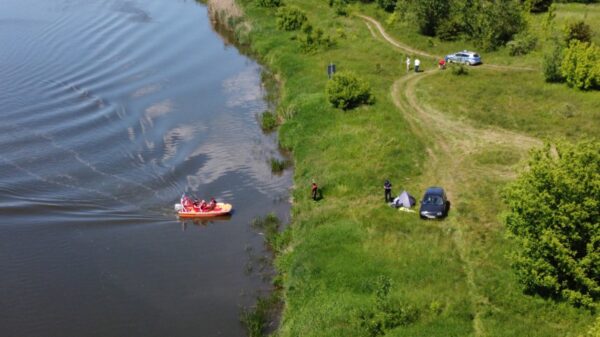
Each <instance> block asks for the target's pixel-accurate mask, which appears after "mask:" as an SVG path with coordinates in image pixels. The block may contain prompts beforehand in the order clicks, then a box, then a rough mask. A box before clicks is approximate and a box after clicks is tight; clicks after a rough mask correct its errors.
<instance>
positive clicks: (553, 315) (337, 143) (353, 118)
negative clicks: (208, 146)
mask: <svg viewBox="0 0 600 337" xmlns="http://www.w3.org/2000/svg"><path fill="white" fill-rule="evenodd" d="M287 2H288V3H292V4H296V5H298V6H300V7H302V8H304V9H305V10H306V11H307V12H308V13H309V19H310V21H311V22H312V23H313V25H315V26H318V27H321V28H323V29H325V30H326V31H327V32H328V33H330V34H334V35H335V34H338V33H339V32H342V31H343V32H344V35H345V36H346V38H338V46H337V47H336V48H333V49H331V50H329V51H326V52H319V53H316V54H310V55H306V54H302V53H301V52H300V51H299V47H298V44H297V42H296V41H294V40H292V39H291V38H292V37H293V36H294V35H295V33H284V32H279V31H277V30H276V29H275V27H274V24H275V23H274V18H273V10H270V9H260V8H256V7H255V6H254V5H252V4H247V5H246V8H245V10H246V13H247V16H248V17H249V18H250V19H251V21H252V22H253V23H252V25H253V33H252V48H253V49H254V50H255V52H256V53H257V54H258V55H259V56H260V57H261V58H262V59H263V62H264V63H266V65H267V66H268V67H269V68H271V69H272V70H274V71H275V72H276V73H278V74H279V75H280V77H281V79H282V81H283V83H284V84H283V86H282V100H281V104H280V108H281V110H282V111H286V113H287V114H288V116H290V117H291V115H293V117H292V118H289V119H288V121H287V122H286V124H285V125H284V126H283V127H282V128H281V131H280V134H281V142H282V145H283V146H285V147H289V148H292V149H293V150H294V158H295V160H296V171H295V183H296V188H295V190H294V209H293V216H294V222H293V224H292V225H291V226H290V230H292V231H293V242H292V245H291V246H290V248H289V250H288V252H287V253H286V254H284V255H283V256H281V257H280V258H279V259H278V261H277V263H278V266H279V268H280V270H281V271H282V272H283V273H284V287H285V300H286V308H285V312H284V320H283V323H282V327H281V329H280V332H279V334H280V335H281V336H364V335H365V333H364V332H363V331H361V330H360V328H359V319H358V315H359V310H361V309H364V308H368V307H370V306H372V304H373V302H374V290H375V289H374V288H375V280H376V279H377V277H378V276H379V275H386V276H389V277H390V278H391V279H392V281H393V288H392V296H393V297H394V298H395V299H397V300H398V301H399V302H400V303H402V305H406V306H408V305H412V306H414V307H416V308H418V309H419V311H420V317H419V320H418V321H417V322H416V323H414V324H411V325H408V326H405V327H400V328H397V329H395V330H393V331H390V332H389V333H388V335H390V336H467V335H489V336H526V335H527V336H556V335H565V334H567V333H568V332H571V333H574V332H577V331H581V330H582V329H583V326H584V325H585V324H582V323H583V322H585V321H586V320H589V319H590V317H589V315H588V314H587V313H585V312H583V311H578V310H575V309H573V308H570V307H568V306H566V305H563V304H555V303H552V302H549V301H545V300H542V299H539V298H534V297H528V296H524V295H523V294H521V292H520V291H519V288H518V285H517V283H516V281H515V279H514V276H513V274H512V272H511V270H510V269H509V267H508V263H507V259H506V254H507V252H508V251H509V248H510V242H509V241H507V240H506V239H505V238H504V236H503V230H502V227H501V226H500V225H499V224H498V220H497V214H498V213H499V211H500V209H499V208H498V206H497V204H498V203H497V200H498V184H503V183H505V181H506V180H507V179H508V178H505V177H493V176H489V175H476V174H474V175H473V177H471V179H465V181H464V186H466V187H465V188H463V189H462V191H461V192H460V193H456V194H459V195H458V196H459V197H460V201H455V204H456V205H455V211H454V212H453V213H452V215H451V216H450V219H448V220H447V221H443V222H422V221H419V220H418V219H417V217H416V216H415V215H413V214H404V213H400V212H398V211H395V210H393V209H390V208H389V207H387V206H385V205H383V202H382V201H383V200H382V197H383V195H382V194H383V193H382V192H383V191H382V186H381V185H382V183H383V180H384V179H386V178H390V179H391V180H392V182H393V183H394V192H395V193H397V192H399V191H400V190H401V189H407V190H409V191H410V192H412V193H413V194H415V196H417V197H418V196H419V194H420V193H422V191H423V189H424V188H425V187H427V185H430V184H435V183H436V181H430V180H426V179H425V178H424V177H428V176H429V175H427V174H424V175H422V174H421V172H424V173H426V172H427V170H429V169H431V168H430V167H429V166H428V163H427V162H426V155H425V148H426V147H429V146H430V145H431V144H430V140H429V139H428V138H427V137H425V136H423V135H421V136H417V135H416V134H414V133H413V131H412V130H411V129H410V128H409V127H408V125H407V122H406V120H405V119H404V118H403V116H402V114H401V113H400V112H399V111H398V109H397V108H396V107H395V106H394V104H393V103H392V101H391V96H390V87H391V85H392V83H393V82H394V80H396V79H397V78H398V77H400V76H401V75H402V73H403V59H404V56H403V55H402V54H401V52H399V51H397V50H395V49H393V48H392V47H390V46H389V45H388V44H386V43H385V42H383V41H382V39H381V38H377V39H376V38H374V37H373V36H372V35H371V33H370V32H369V30H368V29H367V26H366V25H365V24H364V22H363V21H362V20H360V19H358V18H355V17H349V18H340V17H335V16H334V15H333V13H332V11H331V10H330V9H329V8H328V7H327V6H326V3H325V2H324V1H318V0H304V1H292V0H288V1H287ZM360 10H361V11H362V12H370V14H376V15H381V18H383V19H385V16H384V15H382V14H381V13H380V12H377V11H375V10H374V8H373V7H365V8H361V9H360ZM392 34H395V36H397V38H398V40H401V41H404V42H405V43H408V44H410V45H411V46H415V47H418V48H423V49H427V50H429V51H432V52H435V53H439V54H443V53H445V52H446V51H448V50H453V49H457V48H458V46H447V45H440V44H437V45H436V43H433V44H431V43H429V42H428V41H427V40H426V39H423V38H420V37H417V36H415V35H414V34H413V33H411V32H407V31H406V30H401V29H398V31H394V30H392ZM402 34H404V35H402ZM407 37H408V38H410V39H408V40H407V39H406V38H407ZM460 49H462V48H460ZM498 54H499V55H501V52H499V53H498ZM498 58H501V56H498ZM330 61H334V62H335V63H336V64H337V66H338V69H339V70H341V69H351V70H354V71H356V72H357V73H359V74H360V75H361V76H364V77H366V78H367V79H368V80H369V81H370V83H371V84H372V86H373V89H374V94H375V96H376V98H377V103H376V104H375V105H373V106H370V107H362V108H359V109H357V110H354V111H350V112H341V111H338V110H335V109H332V108H330V107H329V106H328V105H327V104H326V102H325V96H324V85H325V83H326V73H325V69H326V65H327V64H328V63H329V62H330ZM503 61H505V62H504V63H505V64H525V65H531V64H533V62H534V61H535V60H533V59H526V60H525V61H522V60H520V59H507V60H503ZM376 64H380V66H381V68H382V69H384V70H383V71H382V72H377V71H376V69H377V68H376ZM424 65H425V66H426V67H427V66H428V65H426V64H425V63H424ZM479 73H481V74H483V73H484V72H483V71H482V72H478V74H477V75H479ZM473 76H475V75H474V74H472V75H469V76H467V77H466V78H470V77H473ZM494 76H501V74H496V73H495V74H494ZM523 76H525V75H523ZM532 76H535V75H532ZM446 77H448V80H450V81H451V80H452V78H449V76H446V74H444V76H429V77H428V78H426V79H424V80H423V82H421V83H419V84H418V91H417V93H418V95H420V96H422V97H428V98H429V100H428V104H431V105H436V104H438V103H437V101H436V100H435V98H437V95H433V94H431V92H436V93H437V92H438V90H437V88H435V87H434V88H435V89H434V90H430V89H429V85H430V84H431V85H434V84H437V83H438V81H440V79H442V78H446ZM528 80H529V79H527V78H524V79H523V81H528ZM481 81H484V80H483V79H481ZM476 88H477V85H474V89H473V90H475V89H476ZM486 95H487V94H486ZM465 96H468V97H472V96H471V95H469V94H468V92H465ZM552 97H554V96H552ZM459 103H460V100H459V99H456V101H455V102H452V104H454V105H448V106H449V107H452V109H451V110H454V106H457V105H458V104H459ZM527 103H529V102H527ZM578 103H579V102H578ZM439 104H441V103H439ZM578 106H579V105H578ZM492 108H495V107H492ZM441 110H442V111H447V110H444V109H441ZM525 111H526V110H525ZM540 111H542V110H540ZM542 115H543V114H542ZM516 116H518V115H516ZM468 117H469V118H473V119H476V120H477V119H478V118H480V116H479V115H477V114H475V115H469V116H468ZM535 118H536V119H532V120H529V119H528V118H527V117H526V116H525V117H522V119H523V120H524V121H525V122H523V121H521V122H519V123H515V124H514V125H517V126H518V127H516V128H517V129H519V130H521V129H520V128H519V127H521V125H522V124H526V122H527V121H528V122H529V123H530V124H532V125H533V124H534V123H535V122H536V120H537V119H539V118H538V117H535ZM577 121H578V120H576V121H575V122H574V123H575V124H577V125H579V127H580V128H584V129H585V128H587V127H588V126H587V125H586V123H579V122H581V121H579V122H577ZM477 123H482V124H487V123H490V122H489V121H487V120H485V119H484V120H482V121H477ZM492 124H494V123H492ZM499 125H501V126H504V127H511V126H510V125H508V126H507V125H503V124H499ZM548 125H549V126H548V127H549V128H551V129H553V130H554V129H556V132H560V128H559V127H557V126H556V124H555V122H554V120H552V121H549V122H548ZM525 131H527V130H525ZM553 132H554V131H553ZM519 159H520V157H519V155H515V154H514V153H513V152H512V151H510V149H504V148H494V149H489V150H486V151H482V152H478V153H475V154H472V155H471V156H469V157H468V158H467V160H466V161H465V164H464V165H463V166H462V167H461V168H462V169H468V168H469V167H475V168H476V169H481V168H484V169H485V167H486V165H487V166H498V165H499V166H509V167H510V166H511V165H514V164H515V162H516V161H518V160H519ZM476 169H473V173H476V172H477V170H476ZM467 172H470V171H467ZM312 179H315V180H316V181H317V182H318V183H319V184H320V186H321V187H322V188H323V191H324V197H325V198H324V200H322V201H320V202H317V203H315V202H312V201H311V200H309V191H310V182H311V180H312ZM488 206H489V207H488ZM467 210H470V211H469V212H467ZM473 210H474V211H473ZM457 233H459V234H460V235H457ZM457 238H458V239H457ZM459 246H460V247H459ZM438 307H439V308H441V310H437V308H438Z"/></svg>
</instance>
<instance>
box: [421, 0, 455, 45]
mask: <svg viewBox="0 0 600 337" xmlns="http://www.w3.org/2000/svg"><path fill="white" fill-rule="evenodd" d="M413 6H414V8H413V10H414V12H415V15H416V20H417V24H418V25H419V30H420V31H421V33H422V34H424V35H427V36H434V35H435V33H436V31H437V29H438V26H439V25H440V24H441V23H442V22H443V21H444V20H445V19H446V18H447V17H448V14H449V13H450V1H447V0H419V1H415V2H414V3H413Z"/></svg>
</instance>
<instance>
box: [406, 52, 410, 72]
mask: <svg viewBox="0 0 600 337" xmlns="http://www.w3.org/2000/svg"><path fill="white" fill-rule="evenodd" d="M409 71H410V57H408V55H407V56H406V72H409Z"/></svg>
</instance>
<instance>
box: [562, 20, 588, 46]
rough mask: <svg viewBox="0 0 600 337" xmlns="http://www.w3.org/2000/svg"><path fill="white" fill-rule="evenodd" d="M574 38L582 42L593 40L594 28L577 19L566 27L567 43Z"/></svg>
mask: <svg viewBox="0 0 600 337" xmlns="http://www.w3.org/2000/svg"><path fill="white" fill-rule="evenodd" d="M572 40H577V41H581V42H591V41H592V28H591V27H590V25H588V24H586V23H585V22H583V21H576V22H572V23H570V24H568V25H567V26H566V27H565V41H566V42H567V43H569V42H571V41H572Z"/></svg>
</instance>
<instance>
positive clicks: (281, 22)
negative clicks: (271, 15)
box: [277, 6, 307, 31]
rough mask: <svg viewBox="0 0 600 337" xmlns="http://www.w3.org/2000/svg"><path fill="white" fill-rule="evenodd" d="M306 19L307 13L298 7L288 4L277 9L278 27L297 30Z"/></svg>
mask: <svg viewBox="0 0 600 337" xmlns="http://www.w3.org/2000/svg"><path fill="white" fill-rule="evenodd" d="M306 21H307V18H306V14H305V13H304V12H303V11H302V10H301V9H300V8H298V7H294V6H286V7H281V8H279V9H278V10H277V28H279V29H281V30H287V31H291V30H297V29H299V28H300V27H302V24H303V23H304V22H306Z"/></svg>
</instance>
